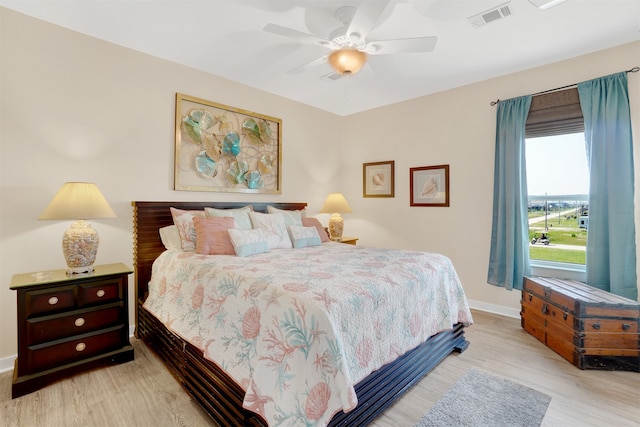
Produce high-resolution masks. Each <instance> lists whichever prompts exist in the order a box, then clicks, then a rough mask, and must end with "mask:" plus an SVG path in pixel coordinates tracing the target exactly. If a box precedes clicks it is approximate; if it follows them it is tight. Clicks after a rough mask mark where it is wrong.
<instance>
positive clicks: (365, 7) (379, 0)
mask: <svg viewBox="0 0 640 427" xmlns="http://www.w3.org/2000/svg"><path fill="white" fill-rule="evenodd" d="M390 1H391V0H362V1H361V2H360V6H358V9H357V10H356V13H355V15H353V19H352V20H351V23H350V24H349V29H348V30H347V35H348V36H357V37H358V38H359V39H360V40H364V39H365V38H366V37H367V34H369V31H371V30H372V29H373V27H374V26H375V25H376V23H377V22H378V19H380V16H381V15H382V12H384V10H385V9H386V8H387V5H389V3H390Z"/></svg>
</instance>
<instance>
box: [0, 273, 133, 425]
mask: <svg viewBox="0 0 640 427" xmlns="http://www.w3.org/2000/svg"><path fill="white" fill-rule="evenodd" d="M131 273H132V272H131V270H130V269H129V268H128V267H127V266H126V265H124V264H120V263H118V264H105V265H97V266H95V269H94V271H93V272H91V273H86V274H67V271H66V270H52V271H41V272H35V273H22V274H15V275H14V276H13V278H12V279H11V286H10V289H12V290H14V291H16V303H17V314H18V319H17V320H18V358H17V359H16V362H15V368H14V372H13V383H12V386H11V397H12V398H16V397H19V396H23V395H25V394H27V393H31V392H32V391H35V390H37V389H39V388H41V387H44V386H46V385H47V384H50V383H52V382H54V381H58V380H60V379H62V378H64V377H66V376H69V375H73V374H76V373H79V372H82V371H85V370H88V369H94V368H97V367H100V366H106V365H112V364H115V363H123V362H127V361H129V360H133V357H134V356H133V347H132V346H131V343H130V342H129V303H128V292H127V286H128V282H129V279H128V276H129V274H131ZM0 424H1V423H0Z"/></svg>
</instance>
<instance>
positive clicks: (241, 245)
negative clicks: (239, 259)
mask: <svg viewBox="0 0 640 427" xmlns="http://www.w3.org/2000/svg"><path fill="white" fill-rule="evenodd" d="M228 232H229V238H230V239H231V243H232V244H233V248H234V249H235V252H236V255H238V256H249V255H255V254H260V253H263V252H269V242H267V236H265V234H264V232H263V231H262V230H240V229H237V228H230V229H229V231H228Z"/></svg>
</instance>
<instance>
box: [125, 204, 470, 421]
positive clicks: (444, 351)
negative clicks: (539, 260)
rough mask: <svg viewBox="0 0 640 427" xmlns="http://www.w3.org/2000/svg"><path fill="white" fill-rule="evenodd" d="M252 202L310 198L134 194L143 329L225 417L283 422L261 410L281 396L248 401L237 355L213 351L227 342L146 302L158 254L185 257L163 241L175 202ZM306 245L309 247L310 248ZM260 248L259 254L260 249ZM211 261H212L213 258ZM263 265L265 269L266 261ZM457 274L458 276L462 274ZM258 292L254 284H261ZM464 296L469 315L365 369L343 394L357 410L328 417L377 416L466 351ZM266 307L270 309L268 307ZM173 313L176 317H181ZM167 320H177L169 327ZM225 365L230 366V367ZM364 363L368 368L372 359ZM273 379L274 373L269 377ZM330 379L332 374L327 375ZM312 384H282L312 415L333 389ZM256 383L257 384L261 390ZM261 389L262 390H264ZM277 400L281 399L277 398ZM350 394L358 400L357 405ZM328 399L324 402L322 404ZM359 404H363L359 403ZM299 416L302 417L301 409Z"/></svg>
mask: <svg viewBox="0 0 640 427" xmlns="http://www.w3.org/2000/svg"><path fill="white" fill-rule="evenodd" d="M247 204H250V205H252V206H253V210H254V211H255V212H262V213H266V212H267V207H268V206H272V207H275V208H277V209H281V210H300V209H303V208H304V207H305V206H306V204H305V203H235V202H222V203H220V202H216V203H213V202H147V201H141V202H138V201H136V202H133V211H134V267H135V289H136V291H135V292H136V300H137V303H136V336H137V337H138V338H140V339H141V340H143V341H144V342H145V343H146V344H147V345H148V346H149V347H150V348H152V349H153V350H154V351H155V352H156V353H157V354H158V356H159V357H160V359H161V360H162V362H163V363H164V364H165V366H166V367H167V368H168V369H169V371H170V372H171V373H172V374H173V376H174V377H175V378H176V379H177V380H178V381H179V382H180V383H181V385H182V386H183V387H184V389H185V390H186V391H187V392H188V393H189V394H190V395H191V396H192V397H193V398H194V400H195V401H197V402H198V403H199V404H200V405H201V406H202V407H203V409H204V410H205V411H206V412H207V413H208V414H209V415H210V416H211V418H212V419H213V420H214V421H215V422H217V423H218V424H220V425H246V426H267V425H269V423H268V422H267V421H266V419H265V418H269V416H271V417H272V418H271V424H275V422H274V421H273V414H270V415H269V416H261V414H264V412H263V410H264V408H263V407H262V405H263V404H264V403H265V402H269V401H271V402H273V400H274V399H270V398H268V396H267V398H266V399H264V400H263V401H259V399H258V400H257V402H258V405H256V404H255V403H256V400H254V401H253V402H252V404H249V405H248V404H247V402H246V401H245V397H246V396H245V395H248V394H249V393H248V392H247V390H248V388H249V386H248V384H247V383H246V382H245V381H243V380H240V378H241V377H240V376H238V373H237V372H236V371H235V370H234V366H231V365H233V362H229V361H228V360H225V361H223V362H219V363H214V362H212V361H211V360H210V359H212V355H211V353H212V351H211V349H215V348H218V347H219V345H216V346H213V345H211V346H208V344H207V343H203V342H202V341H203V339H198V338H195V339H194V337H193V336H192V335H189V333H186V332H185V333H183V332H180V333H177V332H176V330H180V325H178V324H177V323H180V322H175V317H176V316H173V320H172V318H171V316H172V314H169V315H166V314H165V315H164V317H167V316H169V317H168V318H169V320H170V321H169V322H166V320H167V319H166V318H165V319H164V322H163V321H161V320H159V317H160V318H162V317H163V315H161V314H160V313H161V310H160V309H156V308H152V309H148V308H146V307H145V302H146V303H147V305H148V306H149V307H151V305H150V303H149V301H147V300H148V299H149V300H151V298H150V297H149V295H150V293H149V283H150V281H151V278H152V277H151V276H152V270H153V268H154V262H156V260H158V261H157V264H156V265H159V264H162V262H165V263H166V264H167V265H174V264H176V263H178V262H182V261H181V260H180V258H181V257H180V256H177V257H176V258H175V259H174V260H163V259H164V258H167V257H169V256H172V255H171V254H169V253H168V252H171V251H167V250H166V248H165V246H164V245H163V243H162V242H161V239H160V235H159V229H160V228H162V227H166V226H169V225H172V224H173V217H172V215H171V211H170V208H172V207H173V208H177V209H182V210H203V209H204V208H206V207H213V208H217V209H239V208H242V207H244V206H246V205H247ZM326 245H329V246H330V245H333V246H334V247H335V249H334V250H335V251H338V255H335V254H334V257H335V256H341V257H342V258H357V257H360V256H365V252H375V250H374V249H366V248H355V247H351V245H342V244H339V243H333V242H331V243H327V244H326ZM347 247H349V248H347ZM304 250H308V251H307V252H302V251H304ZM314 250H317V251H320V249H319V248H318V249H316V248H304V249H291V250H288V249H282V252H281V254H285V253H287V251H288V252H291V253H296V254H297V255H301V254H303V253H304V254H305V255H306V254H312V253H313V254H314V255H313V256H314V257H315V256H320V254H319V252H318V254H316V253H315V252H314ZM349 250H359V251H360V252H353V255H354V257H351V256H344V255H345V254H347V255H351V254H350V253H346V252H345V251H349ZM296 251H297V252H296ZM272 252H274V251H272ZM355 255H357V256H355ZM173 256H175V255H173ZM258 256H259V255H256V257H258ZM270 256H271V259H268V258H267V259H265V260H263V261H261V262H265V263H269V262H270V263H274V262H275V261H274V255H273V254H271V255H270ZM278 256H280V253H278ZM374 256H375V253H374ZM189 257H190V256H189V255H184V256H182V258H189ZM159 258H160V259H159ZM192 258H200V259H201V260H200V261H202V259H204V258H210V257H192ZM237 258H240V257H237ZM249 258H250V257H249ZM302 258H304V257H301V258H300V260H298V261H299V262H302ZM259 259H260V258H253V260H254V261H255V260H259ZM240 261H241V260H240V259H229V260H228V262H229V263H230V264H229V265H227V266H226V267H225V268H227V269H238V268H240V267H239V265H242V264H238V263H239V262H240ZM334 261H335V259H334ZM203 262H209V261H207V260H206V259H205V260H204V261H203ZM282 262H284V261H282ZM282 266H283V268H284V269H287V271H288V269H289V268H291V270H293V268H292V267H286V265H285V264H282ZM158 268H159V267H158ZM190 268H191V267H190ZM197 268H201V267H197ZM370 268H373V269H375V266H373V265H372V266H370ZM257 269H258V270H259V268H257ZM325 274H326V272H325ZM157 275H158V273H156V276H157ZM283 276H284V274H283ZM455 279H456V280H457V276H456V277H455ZM156 280H157V278H156ZM274 281H275V279H274ZM252 289H253V288H252ZM247 292H248V291H246V290H245V294H246V293H247ZM250 292H253V290H251V291H250ZM152 296H153V293H152ZM462 298H464V297H462ZM245 299H246V298H245ZM263 299H264V298H263ZM241 302H242V301H241V298H238V303H241ZM464 302H465V304H463V305H465V307H460V308H459V311H460V313H462V314H460V313H458V316H459V317H460V318H461V320H460V321H458V322H455V324H451V325H448V326H447V327H444V328H443V327H440V328H439V329H442V330H439V331H438V332H437V333H434V334H433V335H432V336H429V337H428V338H425V339H424V340H422V339H421V340H420V343H419V345H417V346H416V347H412V349H410V350H408V351H406V352H404V351H402V353H401V354H400V355H399V356H397V357H394V359H393V360H391V361H388V363H385V364H384V365H383V366H381V367H377V368H376V369H375V370H374V371H373V372H371V373H367V375H359V376H357V378H358V381H357V383H356V384H355V385H354V386H353V387H352V389H353V392H354V396H353V397H351V398H349V397H348V396H347V397H344V396H343V398H342V402H343V407H347V408H348V409H349V410H348V411H347V412H343V411H341V410H338V411H331V409H330V415H332V418H331V419H330V421H329V422H328V425H330V426H347V425H366V424H369V423H370V422H372V421H373V419H375V417H376V416H378V415H379V414H380V413H381V412H382V411H383V410H384V409H385V408H387V407H388V406H389V405H391V404H392V403H393V402H394V401H395V400H397V399H398V398H399V397H400V396H401V395H402V394H403V393H405V392H406V391H407V390H408V389H409V388H411V386H412V385H414V384H415V383H416V382H417V381H419V380H420V379H421V378H422V377H423V376H424V375H426V374H427V373H428V372H430V371H431V370H432V369H434V368H435V367H436V366H437V365H438V364H439V363H440V362H441V361H442V360H443V359H444V358H446V357H447V356H448V355H449V354H451V353H452V352H461V351H464V350H465V349H466V348H467V346H468V342H467V341H466V339H465V337H464V327H465V325H468V324H470V323H471V322H472V319H471V316H470V313H469V311H468V306H466V300H464ZM275 304H276V305H277V304H278V302H277V300H276V301H275ZM243 310H244V309H243ZM263 310H266V309H264V308H263ZM249 311H250V310H247V313H248V312H249ZM154 313H155V314H154ZM265 313H266V312H265ZM238 314H239V313H238ZM322 315H323V313H322V312H319V313H318V314H317V317H318V318H320V317H322ZM272 317H273V316H272ZM274 318H275V317H274ZM263 319H264V322H263V323H266V319H267V317H266V316H264V317H263ZM172 321H174V323H173V324H172ZM243 321H244V319H243ZM183 323H185V325H186V326H185V327H193V324H190V325H187V323H188V322H183ZM167 324H169V325H170V326H169V327H168V326H167ZM243 326H244V324H243ZM207 328H208V327H207ZM207 328H204V329H207ZM196 329H198V330H200V329H203V328H201V327H197V328H196ZM209 329H211V328H209ZM409 329H411V328H409ZM412 334H413V331H412ZM210 341H213V340H210ZM318 341H319V340H318ZM326 341H328V340H326ZM370 342H371V340H369V343H370ZM227 344H228V343H227ZM364 347H365V350H366V351H364V352H363V351H362V346H360V347H359V349H358V350H357V351H358V352H359V353H358V357H360V359H362V357H361V356H362V355H363V354H365V355H368V354H369V353H370V352H371V349H370V348H367V347H366V346H364ZM354 351H355V350H354ZM389 351H390V350H389ZM228 353H229V352H228ZM326 353H327V351H325V354H326ZM367 357H369V356H367ZM365 358H366V357H365ZM262 359H263V360H267V359H268V357H266V356H265V357H262ZM360 359H359V360H360ZM216 360H217V359H216ZM268 362H269V361H268V360H267V363H268ZM314 363H315V365H314V366H316V365H318V364H321V363H322V362H319V361H318V355H317V354H316V360H315V361H314ZM238 365H240V363H238ZM221 366H224V367H225V369H223V368H222V367H221ZM356 368H357V367H356ZM363 369H366V367H364V368H363ZM263 371H264V368H261V370H260V372H263ZM282 371H287V369H282V370H281V371H280V373H279V377H278V379H279V380H282V378H285V379H286V381H288V380H289V376H290V375H289V374H290V372H288V371H287V372H284V373H283V372H282ZM309 371H311V369H309ZM347 371H348V370H347ZM334 376H335V374H334ZM338 376H339V375H338ZM267 381H270V380H269V379H268V380H267ZM327 382H329V381H328V380H327ZM254 385H255V386H256V387H257V381H256V384H253V385H252V386H251V387H253V386H254ZM311 385H312V384H311V383H310V384H309V386H308V387H306V388H304V389H303V390H294V389H291V388H289V387H291V384H290V383H286V384H284V386H283V388H282V389H283V390H286V393H285V394H287V396H294V397H295V396H298V397H295V398H296V399H298V401H299V402H300V404H299V405H298V406H302V409H300V408H298V409H299V411H302V412H304V410H305V409H306V410H307V415H308V412H309V401H310V399H311V396H312V395H313V396H314V397H317V395H318V394H320V395H323V393H324V394H330V390H327V389H322V388H321V389H320V390H318V389H317V387H312V386H311ZM263 388H265V387H263ZM256 389H257V388H256ZM256 389H254V388H252V390H253V391H255V390H256ZM318 392H320V393H318ZM254 394H255V396H258V397H259V393H254ZM334 394H335V392H334ZM350 399H351V400H350ZM276 400H278V399H277V398H276ZM305 400H306V402H307V406H306V407H305V406H304V403H305ZM349 402H351V403H353V405H351V404H350V403H349ZM355 403H357V406H355ZM324 404H325V407H323V408H322V409H326V402H324ZM243 405H244V406H243ZM320 406H322V404H321V405H320ZM351 406H355V407H354V408H353V409H351ZM245 407H250V408H252V409H254V410H248V409H245ZM277 409H278V411H279V416H280V417H281V418H280V419H279V421H278V423H279V424H281V425H288V424H287V419H286V418H287V417H285V416H284V415H283V414H284V411H283V410H281V409H279V408H277ZM317 409H318V408H317V405H316V407H313V406H312V407H311V410H312V412H313V410H317ZM291 419H294V420H295V417H293V418H291ZM299 421H300V420H297V421H291V422H290V424H291V425H295V424H297V423H298V422H299ZM316 421H318V424H319V425H323V424H325V423H326V422H325V421H323V419H322V418H320V419H319V420H316Z"/></svg>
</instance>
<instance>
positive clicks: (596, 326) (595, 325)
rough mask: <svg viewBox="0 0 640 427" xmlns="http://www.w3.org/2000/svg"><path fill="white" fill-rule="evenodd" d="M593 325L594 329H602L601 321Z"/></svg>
mask: <svg viewBox="0 0 640 427" xmlns="http://www.w3.org/2000/svg"><path fill="white" fill-rule="evenodd" d="M591 326H592V327H593V329H595V330H596V331H599V330H600V322H596V323H594V324H593V325H591Z"/></svg>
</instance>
